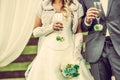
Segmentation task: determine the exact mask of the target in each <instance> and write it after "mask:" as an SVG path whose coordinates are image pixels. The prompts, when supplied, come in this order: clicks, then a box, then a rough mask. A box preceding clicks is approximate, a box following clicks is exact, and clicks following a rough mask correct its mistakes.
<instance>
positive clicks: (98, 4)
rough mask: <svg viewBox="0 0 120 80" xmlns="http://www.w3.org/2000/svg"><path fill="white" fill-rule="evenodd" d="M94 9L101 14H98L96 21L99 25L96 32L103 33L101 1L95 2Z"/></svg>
mask: <svg viewBox="0 0 120 80" xmlns="http://www.w3.org/2000/svg"><path fill="white" fill-rule="evenodd" d="M94 7H95V8H96V9H98V11H99V13H98V14H97V17H96V20H97V24H96V25H95V26H94V30H95V31H101V30H103V26H102V25H101V24H100V15H101V10H102V4H101V2H99V1H96V2H94Z"/></svg>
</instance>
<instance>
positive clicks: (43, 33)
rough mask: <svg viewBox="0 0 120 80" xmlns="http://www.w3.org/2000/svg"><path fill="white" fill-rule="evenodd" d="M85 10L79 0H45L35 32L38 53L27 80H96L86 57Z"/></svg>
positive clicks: (28, 71) (43, 0)
mask: <svg viewBox="0 0 120 80" xmlns="http://www.w3.org/2000/svg"><path fill="white" fill-rule="evenodd" d="M82 16H83V9H82V6H81V4H80V3H79V2H78V1H77V0H41V4H40V7H39V9H38V13H37V17H36V21H35V27H34V29H33V35H34V36H35V37H39V43H38V54H37V56H36V58H35V59H34V60H33V62H32V63H31V64H30V65H29V67H28V69H27V71H26V73H25V76H26V80H92V77H91V74H90V72H89V70H88V69H87V67H86V65H85V62H84V59H83V58H82V55H81V54H80V52H81V46H82V40H83V35H82V31H81V27H80V24H81V17H82Z"/></svg>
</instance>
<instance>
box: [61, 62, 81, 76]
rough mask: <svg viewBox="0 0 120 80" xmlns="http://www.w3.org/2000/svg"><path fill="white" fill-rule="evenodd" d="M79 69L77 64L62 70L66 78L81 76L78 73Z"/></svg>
mask: <svg viewBox="0 0 120 80" xmlns="http://www.w3.org/2000/svg"><path fill="white" fill-rule="evenodd" d="M78 69H79V65H77V64H75V65H73V64H67V65H66V66H65V67H64V68H63V70H62V74H63V76H64V77H66V78H73V77H77V76H79V75H80V74H79V72H78Z"/></svg>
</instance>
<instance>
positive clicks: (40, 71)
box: [26, 13, 92, 80]
mask: <svg viewBox="0 0 120 80" xmlns="http://www.w3.org/2000/svg"><path fill="white" fill-rule="evenodd" d="M57 14H58V13H57ZM59 14H61V13H59ZM71 21H72V19H71V17H68V18H67V19H66V20H64V21H63V26H64V28H63V30H62V31H56V32H53V33H51V34H49V35H47V36H46V37H45V39H44V41H43V43H42V46H41V48H40V50H39V53H38V55H37V56H36V58H35V60H34V61H33V63H32V65H31V66H30V70H29V69H28V70H27V72H26V73H28V74H27V77H26V80H91V78H92V77H91V74H90V73H89V71H88V69H87V68H86V66H85V63H84V60H81V61H80V69H81V70H80V75H79V76H78V77H76V78H72V79H67V78H65V77H64V76H63V75H62V73H61V70H60V66H61V64H69V63H77V62H74V54H73V51H74V39H73V33H72V31H71ZM57 36H62V37H63V40H61V41H60V40H56V37H57ZM81 45H82V44H81ZM38 46H39V45H38ZM81 57H82V56H81Z"/></svg>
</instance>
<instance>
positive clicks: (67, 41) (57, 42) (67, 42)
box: [44, 34, 73, 50]
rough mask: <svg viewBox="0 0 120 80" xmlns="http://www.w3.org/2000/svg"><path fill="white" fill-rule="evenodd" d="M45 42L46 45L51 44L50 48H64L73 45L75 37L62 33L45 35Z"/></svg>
mask: <svg viewBox="0 0 120 80" xmlns="http://www.w3.org/2000/svg"><path fill="white" fill-rule="evenodd" d="M44 43H45V44H46V46H49V47H50V48H53V49H56V50H64V49H66V48H68V47H69V46H72V45H73V39H72V36H71V37H70V36H65V35H60V34H59V35H58V34H57V35H56V34H52V35H49V36H46V37H45V39H44Z"/></svg>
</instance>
